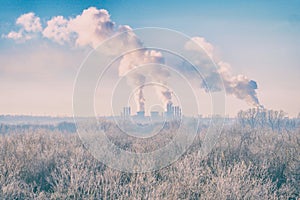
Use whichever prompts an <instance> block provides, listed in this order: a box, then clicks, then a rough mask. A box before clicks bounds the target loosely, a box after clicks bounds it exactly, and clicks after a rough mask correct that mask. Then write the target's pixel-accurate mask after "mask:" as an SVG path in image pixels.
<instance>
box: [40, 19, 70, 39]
mask: <svg viewBox="0 0 300 200" xmlns="http://www.w3.org/2000/svg"><path fill="white" fill-rule="evenodd" d="M43 36H44V37H46V38H49V39H52V40H53V41H55V42H57V43H59V44H64V43H65V42H69V41H70V31H69V29H68V20H66V19H65V18H64V17H63V16H57V17H53V18H52V19H51V20H49V21H48V22H47V27H46V28H45V29H44V31H43Z"/></svg>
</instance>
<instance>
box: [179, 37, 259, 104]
mask: <svg viewBox="0 0 300 200" xmlns="http://www.w3.org/2000/svg"><path fill="white" fill-rule="evenodd" d="M199 46H200V47H201V48H199ZM202 48H203V49H204V50H205V52H206V53H207V54H208V56H209V57H210V58H212V59H213V60H214V61H216V63H215V65H213V66H212V62H206V60H207V59H206V58H203V57H201V54H203V49H202ZM185 49H186V50H188V51H192V52H198V53H199V56H198V58H197V59H195V60H193V62H194V63H196V64H197V67H198V68H199V72H200V73H201V75H202V76H203V82H202V83H201V84H200V86H201V87H202V88H204V89H205V90H206V91H207V92H216V91H220V90H221V89H222V87H223V85H224V87H225V90H226V93H227V94H231V95H234V96H235V97H237V98H239V99H241V100H244V101H246V102H247V103H248V104H249V105H252V106H260V104H259V101H258V98H257V93H256V89H257V88H258V87H257V83H256V82H255V81H254V80H250V79H248V78H247V77H246V76H244V75H236V76H234V75H232V74H231V66H230V64H228V63H226V62H224V61H222V60H220V59H218V58H217V57H216V56H215V54H214V51H213V49H214V48H213V45H211V44H210V43H208V42H207V41H205V39H204V38H200V37H194V38H191V41H188V42H187V43H186V45H185ZM207 63H209V64H208V65H207ZM185 64H186V63H184V64H183V65H185ZM181 70H182V71H183V72H185V73H186V72H188V74H189V75H190V76H191V77H192V76H193V74H195V70H194V67H192V66H185V67H183V68H181Z"/></svg>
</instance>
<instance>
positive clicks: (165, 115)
mask: <svg viewBox="0 0 300 200" xmlns="http://www.w3.org/2000/svg"><path fill="white" fill-rule="evenodd" d="M181 116H182V112H181V108H180V107H179V106H173V103H172V102H169V103H167V105H166V108H165V111H164V112H162V113H159V112H158V111H151V112H150V116H147V115H146V114H145V111H144V110H141V111H137V113H136V114H135V115H131V108H130V106H126V107H123V111H122V112H121V117H122V119H124V120H129V119H132V120H135V121H148V120H151V121H162V120H167V121H171V120H180V119H181Z"/></svg>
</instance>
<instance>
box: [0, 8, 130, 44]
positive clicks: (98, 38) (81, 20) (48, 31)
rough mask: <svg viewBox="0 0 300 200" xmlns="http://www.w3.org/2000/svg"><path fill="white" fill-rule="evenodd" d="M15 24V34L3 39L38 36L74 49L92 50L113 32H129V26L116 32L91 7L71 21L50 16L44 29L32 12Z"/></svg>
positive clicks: (103, 14)
mask: <svg viewBox="0 0 300 200" xmlns="http://www.w3.org/2000/svg"><path fill="white" fill-rule="evenodd" d="M16 24H17V25H19V26H21V28H20V29H19V31H17V32H16V31H12V32H10V33H8V34H7V35H4V37H5V38H9V39H14V40H23V41H24V40H29V39H32V38H34V37H33V36H35V35H36V34H37V33H39V34H42V35H43V37H45V38H48V39H50V40H52V41H54V42H56V43H59V44H64V43H70V44H71V45H74V46H77V47H82V46H91V47H93V48H96V47H97V46H98V45H99V44H100V43H101V42H102V41H104V40H106V39H107V38H108V37H110V36H112V35H113V34H115V33H117V32H120V31H121V32H122V31H124V30H127V31H128V30H131V28H130V27H129V26H121V27H120V28H119V30H116V28H115V23H114V22H113V21H111V19H110V15H109V13H108V11H107V10H104V9H97V8H95V7H90V8H88V9H85V10H83V12H82V13H81V14H80V15H77V16H76V17H75V18H69V19H66V18H64V17H63V16H54V17H52V18H51V19H50V20H48V21H47V23H46V26H45V28H44V29H43V28H42V25H41V22H40V18H39V17H37V16H35V14H34V13H32V12H30V13H26V14H23V15H21V16H20V17H19V18H18V19H17V20H16Z"/></svg>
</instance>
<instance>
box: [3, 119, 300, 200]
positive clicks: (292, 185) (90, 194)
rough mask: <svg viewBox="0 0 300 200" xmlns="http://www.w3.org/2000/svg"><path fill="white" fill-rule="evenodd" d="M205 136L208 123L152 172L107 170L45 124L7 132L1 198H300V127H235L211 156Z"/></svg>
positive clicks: (71, 138) (78, 143) (71, 136)
mask: <svg viewBox="0 0 300 200" xmlns="http://www.w3.org/2000/svg"><path fill="white" fill-rule="evenodd" d="M172 131H173V130H172V127H170V128H169V129H168V132H170V133H171V132H172ZM166 134H168V133H166ZM203 135H205V128H203V129H202V131H201V133H199V137H198V138H197V139H196V141H195V142H194V143H193V145H192V146H191V148H190V149H189V150H188V151H187V152H186V153H185V154H184V155H183V156H182V157H181V158H180V159H179V160H178V161H176V162H174V163H173V164H171V165H169V166H168V167H165V168H163V169H160V170H157V171H153V172H148V173H126V172H121V171H117V170H114V169H111V168H109V167H106V166H105V165H103V164H102V163H101V162H99V161H97V160H96V159H95V158H94V157H93V156H92V155H91V154H90V153H89V152H88V150H87V149H85V148H84V146H83V145H82V142H81V140H80V139H79V137H78V135H77V134H66V133H65V134H62V133H61V132H59V131H57V130H54V131H49V130H46V129H40V130H31V131H28V130H26V131H25V132H22V133H11V134H5V135H1V136H0V145H1V148H0V199H298V198H299V191H300V186H299V180H300V174H299V172H300V159H299V152H300V151H299V150H300V145H299V144H300V138H299V128H298V129H297V128H296V129H294V130H292V131H289V130H280V132H278V131H277V130H274V129H273V130H272V129H270V128H259V129H257V128H253V127H252V128H251V127H248V126H244V127H243V126H241V124H234V125H230V126H227V127H224V129H223V131H222V133H221V135H220V138H219V140H218V141H217V144H216V145H215V147H214V148H213V150H212V151H211V152H210V153H209V154H208V155H207V156H205V157H203V156H201V154H200V152H199V146H201V141H203ZM153 144H154V145H156V144H155V141H153ZM126 145H127V147H126V148H128V145H129V146H130V147H132V148H134V147H136V146H137V145H136V144H134V143H132V142H129V143H127V144H126Z"/></svg>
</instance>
